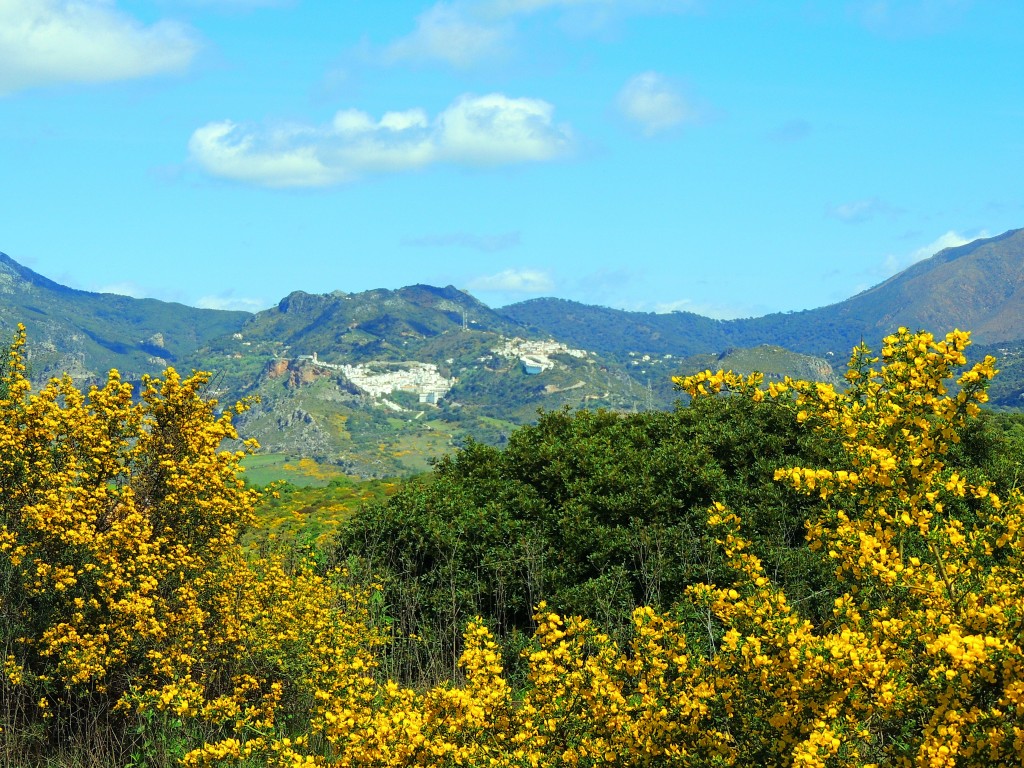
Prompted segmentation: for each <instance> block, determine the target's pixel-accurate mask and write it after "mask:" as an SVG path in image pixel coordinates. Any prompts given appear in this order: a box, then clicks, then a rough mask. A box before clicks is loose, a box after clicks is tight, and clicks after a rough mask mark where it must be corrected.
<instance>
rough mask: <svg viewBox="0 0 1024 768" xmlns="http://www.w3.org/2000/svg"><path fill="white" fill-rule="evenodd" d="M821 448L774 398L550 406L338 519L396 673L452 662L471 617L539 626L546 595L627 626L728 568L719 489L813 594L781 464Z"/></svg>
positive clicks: (800, 504)
mask: <svg viewBox="0 0 1024 768" xmlns="http://www.w3.org/2000/svg"><path fill="white" fill-rule="evenodd" d="M828 453H829V452H828V448H827V447H826V446H825V444H824V443H822V442H821V441H819V440H817V439H815V438H814V437H812V436H810V435H809V434H806V433H805V432H804V431H803V430H801V429H799V427H798V425H797V423H796V420H795V418H794V415H793V413H792V411H791V409H789V408H788V407H786V406H785V405H781V404H777V403H759V404H758V403H752V402H749V401H746V400H742V399H739V398H736V399H723V400H709V401H706V402H701V403H699V404H695V406H694V407H689V408H680V409H678V410H677V411H675V412H671V413H664V412H647V413H640V414H633V415H623V414H616V413H612V412H609V411H576V412H570V411H568V410H562V411H555V412H549V413H546V414H543V415H542V416H541V418H540V421H539V423H538V424H537V425H535V426H527V427H523V428H521V429H519V430H517V431H516V432H514V433H513V434H512V435H511V436H510V438H509V440H508V444H507V446H506V447H505V449H504V450H497V449H495V448H492V447H489V446H486V445H483V444H480V443H476V442H473V441H470V442H469V443H468V444H467V445H466V446H465V447H464V448H463V449H462V450H460V451H458V452H457V453H456V454H454V455H451V456H446V457H444V458H442V459H441V460H440V461H439V462H438V463H437V465H436V466H435V468H434V472H433V473H432V475H430V476H429V477H427V478H423V479H419V480H416V481H411V482H409V483H407V484H405V485H404V486H403V487H402V488H401V490H399V491H398V492H397V493H396V494H395V495H394V496H392V497H390V498H389V499H388V500H387V501H385V502H379V503H375V504H371V505H369V506H368V507H366V508H365V509H363V510H362V511H361V512H359V513H358V514H357V515H356V516H355V517H354V518H353V519H352V520H351V522H350V523H349V524H348V525H347V526H345V527H344V528H342V530H341V531H340V535H339V545H338V553H337V556H338V557H339V558H342V559H347V558H350V557H358V558H362V561H363V563H364V565H365V567H366V568H367V569H368V570H369V571H370V572H371V573H373V574H374V576H375V577H378V578H381V579H382V580H383V582H384V584H385V595H386V599H387V601H388V605H389V611H390V614H391V616H392V618H393V619H394V625H393V633H394V641H395V645H394V646H393V650H394V654H395V656H394V658H393V659H392V663H393V664H394V666H395V669H394V670H393V671H394V672H395V673H396V674H400V675H403V676H404V677H406V678H410V677H412V678H415V677H416V676H424V675H425V676H426V677H436V676H439V675H442V674H450V673H451V670H452V668H453V665H454V659H456V658H457V657H458V653H459V651H460V641H459V637H460V632H461V628H462V626H463V625H464V623H465V621H466V620H467V619H468V618H470V617H471V616H473V615H474V614H481V615H484V616H487V617H490V620H491V622H492V624H493V627H494V629H495V631H496V632H497V633H498V634H499V636H502V637H508V636H510V635H511V634H512V633H515V632H528V631H529V630H531V629H532V613H533V606H535V605H536V604H537V603H538V602H539V601H540V600H547V601H548V603H549V604H550V605H551V606H552V607H553V608H555V609H557V610H559V611H562V612H565V613H570V614H582V615H585V616H590V617H593V618H595V619H597V620H599V621H600V623H602V624H603V625H604V626H605V627H606V628H608V629H610V630H612V631H613V633H615V632H624V631H625V630H626V626H627V624H628V619H629V614H630V611H631V610H632V609H633V608H634V607H635V606H637V605H643V604H653V605H657V606H661V607H668V606H671V605H672V604H673V603H674V602H675V601H676V600H677V599H678V598H679V596H680V595H681V594H682V591H683V589H684V588H685V587H686V586H687V585H689V584H692V583H695V582H698V581H704V580H707V579H715V578H719V579H721V578H727V576H726V570H725V569H724V567H723V565H722V562H721V559H720V556H719V555H718V554H717V547H716V545H715V542H714V539H713V537H711V536H710V535H709V534H708V533H707V529H706V525H705V520H706V513H707V507H708V505H709V504H710V503H712V501H714V500H716V499H724V500H726V501H727V503H728V504H729V505H730V506H735V507H736V508H742V509H747V510H751V511H752V512H751V515H750V517H749V523H750V525H751V526H752V527H753V529H754V530H755V531H756V532H757V534H758V536H759V540H760V543H761V548H762V549H763V553H764V555H765V557H766V561H767V562H768V563H769V564H770V566H771V567H772V568H773V569H774V571H775V573H776V575H777V577H778V578H779V580H780V581H782V582H787V583H788V582H794V584H795V589H794V593H795V594H797V595H799V596H802V597H806V596H807V595H809V594H811V593H812V592H813V584H814V582H815V580H814V579H813V578H810V577H808V576H807V575H806V573H805V572H806V571H807V570H808V569H809V568H812V565H810V564H809V563H810V560H811V557H810V555H809V554H808V553H807V552H806V550H805V549H803V547H802V540H803V534H804V529H803V521H804V519H805V518H806V515H807V512H808V509H809V507H810V506H813V504H814V501H813V500H808V499H806V498H805V497H803V496H800V495H799V494H796V493H795V492H793V491H791V490H789V489H786V488H785V487H783V486H780V485H779V484H777V483H774V482H773V480H772V473H773V471H774V470H775V468H776V467H778V466H781V465H784V464H786V463H791V462H793V461H798V460H807V461H817V462H824V461H826V460H828V458H829V455H828ZM805 593H807V594H805ZM410 635H413V636H414V639H413V640H412V641H409V640H408V638H409V636H410Z"/></svg>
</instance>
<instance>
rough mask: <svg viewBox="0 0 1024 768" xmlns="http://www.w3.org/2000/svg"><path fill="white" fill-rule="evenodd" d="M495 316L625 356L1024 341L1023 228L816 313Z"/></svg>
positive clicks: (509, 311)
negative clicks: (959, 334)
mask: <svg viewBox="0 0 1024 768" xmlns="http://www.w3.org/2000/svg"><path fill="white" fill-rule="evenodd" d="M500 312H501V313H502V314H503V315H505V316H506V317H507V318H509V319H510V320H514V321H516V322H519V323H523V324H524V325H526V326H527V327H529V328H531V329H533V330H534V331H536V332H538V333H550V334H553V335H555V336H557V337H558V338H561V339H565V340H567V341H569V342H571V343H573V344H579V345H581V346H585V347H589V348H597V349H602V350H605V351H609V352H610V351H615V352H616V353H618V354H623V353H625V352H627V351H631V350H632V351H644V352H649V353H652V354H654V353H656V354H665V353H671V354H683V355H692V354H707V353H717V352H721V351H722V350H723V349H725V348H727V347H755V346H759V345H763V344H778V345H781V346H783V347H786V348H787V349H791V350H794V351H797V352H804V353H808V354H813V355H830V356H838V357H839V358H844V357H845V356H846V355H848V353H849V351H850V349H851V348H852V347H853V346H854V345H856V344H857V343H859V342H860V341H861V339H864V340H866V341H868V342H869V343H875V344H877V342H878V340H880V339H881V337H882V336H884V335H885V334H887V333H889V332H891V331H893V330H895V329H896V328H898V327H899V326H901V325H904V326H907V327H910V328H926V329H928V330H930V331H932V332H933V333H936V334H940V333H945V332H946V331H949V330H952V329H953V328H961V329H966V330H970V331H972V332H973V335H974V339H975V340H976V341H977V342H978V343H986V344H991V343H995V342H1000V341H1008V340H1014V339H1024V229H1017V230H1011V231H1010V232H1006V233H1005V234H1002V235H999V236H998V237H992V238H987V239H983V240H975V241H974V242H972V243H968V244H967V245H962V246H960V247H957V248H947V249H945V250H943V251H940V252H939V253H937V254H935V255H934V256H932V257H931V258H929V259H925V260H924V261H921V262H918V263H917V264H914V265H913V266H911V267H910V268H908V269H906V270H904V271H903V272H900V273H899V274H897V275H895V276H893V277H891V278H889V279H888V280H886V281H885V282H883V283H881V284H879V285H877V286H875V287H874V288H870V289H868V290H866V291H864V292H862V293H859V294H857V295H856V296H854V297H852V298H850V299H847V300H846V301H842V302H840V303H838V304H832V305H830V306H827V307H821V308H819V309H812V310H806V311H803V312H788V313H777V314H772V315H766V316H764V317H758V318H750V319H742V320H721V321H716V320H710V319H708V318H706V317H701V316H700V315H694V314H691V313H686V312H674V313H671V314H663V315H659V314H654V313H644V312H624V311H622V310H616V309H607V308H604V307H591V306H586V305H582V304H576V303H574V302H567V301H564V300H562V299H533V300H530V301H524V302H521V303H519V304H512V305H510V306H507V307H504V308H502V309H501V310H500Z"/></svg>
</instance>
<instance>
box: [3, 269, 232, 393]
mask: <svg viewBox="0 0 1024 768" xmlns="http://www.w3.org/2000/svg"><path fill="white" fill-rule="evenodd" d="M249 317H250V315H249V313H248V312H229V311H223V310H216V309H197V308H195V307H187V306H185V305H184V304H176V303H171V302H165V301H158V300H156V299H133V298H131V297H128V296H120V295H117V294H111V293H90V292H89V291H79V290H76V289H74V288H68V287H67V286H63V285H60V284H58V283H55V282H53V281H52V280H49V279H47V278H45V277H43V276H42V275H39V274H37V273H35V272H33V271H32V270H31V269H28V268H27V267H24V266H22V265H21V264H18V263H17V262H16V261H14V260H13V259H12V258H10V257H9V256H7V255H6V254H3V253H0V333H2V334H3V337H4V338H5V339H10V338H11V336H13V334H14V331H15V329H16V328H17V325H18V323H24V324H25V326H26V328H27V330H28V335H29V339H30V345H29V354H30V367H31V374H32V377H33V379H34V380H36V381H39V380H42V379H45V378H47V377H48V376H54V375H60V374H62V373H65V372H67V373H69V374H71V375H72V376H73V377H74V378H75V379H76V380H78V381H91V380H93V379H95V378H97V377H101V376H103V375H105V374H106V372H107V371H108V370H109V369H111V368H117V369H119V370H120V371H121V374H122V376H123V377H124V378H126V379H137V378H139V377H140V376H141V375H142V374H144V373H159V372H160V371H162V370H163V369H164V368H165V367H166V366H168V365H173V364H175V363H177V362H178V361H180V360H183V359H184V358H187V357H188V356H189V355H191V354H192V353H193V352H194V351H195V350H196V349H197V348H198V347H200V346H201V345H203V344H205V343H206V342H208V341H209V340H210V339H213V338H216V337H218V336H221V335H223V334H224V333H230V332H231V331H233V330H234V329H237V328H238V327H240V326H241V325H242V323H243V322H244V321H245V320H246V319H248V318H249Z"/></svg>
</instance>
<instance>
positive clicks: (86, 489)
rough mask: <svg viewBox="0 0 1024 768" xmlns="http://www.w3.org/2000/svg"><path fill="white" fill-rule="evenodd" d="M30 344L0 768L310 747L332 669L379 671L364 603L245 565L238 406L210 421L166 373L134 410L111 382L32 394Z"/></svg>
mask: <svg viewBox="0 0 1024 768" xmlns="http://www.w3.org/2000/svg"><path fill="white" fill-rule="evenodd" d="M24 345H25V334H24V331H23V330H21V331H20V332H19V334H18V336H17V337H16V338H15V341H14V343H13V345H12V346H11V348H10V350H9V353H8V355H7V358H6V360H5V361H2V363H0V484H2V491H3V492H2V496H0V600H2V602H0V653H2V658H3V676H2V678H0V694H2V696H0V698H2V701H3V707H2V709H0V716H2V718H3V720H2V721H0V727H2V728H3V729H4V732H3V733H2V734H0V742H2V743H3V744H4V749H3V750H0V756H2V758H3V759H4V760H5V761H11V760H14V759H15V758H17V759H18V760H28V759H29V756H31V755H32V754H34V753H36V752H38V753H39V755H41V756H42V755H45V754H47V753H48V752H51V751H53V750H58V751H60V750H67V749H73V748H74V745H78V747H79V751H80V752H83V753H88V754H93V755H101V756H102V755H105V756H106V758H105V759H107V760H108V761H109V762H112V763H116V762H117V761H119V760H121V759H123V758H124V755H126V754H131V753H133V752H137V751H138V749H139V748H140V744H143V745H144V744H146V743H149V744H150V745H151V748H149V753H148V754H141V757H144V758H147V759H150V760H164V761H169V760H170V759H171V758H174V757H180V756H181V754H183V753H184V751H185V746H186V745H187V744H188V742H189V741H192V742H194V741H195V740H196V739H198V740H199V741H200V742H202V741H203V740H205V739H207V738H214V737H215V736H216V735H218V734H222V733H233V734H236V735H237V736H239V737H240V738H241V739H243V740H244V739H245V738H246V737H247V735H249V734H250V733H251V732H254V731H263V732H265V731H266V730H267V729H273V728H275V727H277V726H278V725H279V724H280V723H281V722H283V721H284V720H286V719H289V718H290V719H291V721H293V722H292V725H291V727H293V728H302V727H303V725H302V723H301V722H298V721H297V720H300V719H301V718H305V717H307V714H308V711H309V709H310V707H311V706H312V704H313V702H314V701H315V700H316V699H315V695H316V693H317V692H318V691H330V690H332V687H331V686H332V685H337V684H338V678H337V676H336V675H335V674H334V672H335V671H336V670H337V669H340V668H344V669H348V668H351V667H352V666H353V665H354V664H355V663H356V662H357V661H358V660H359V659H364V660H365V662H366V664H367V665H369V664H371V663H372V660H371V659H370V658H369V657H368V656H367V655H366V654H365V653H363V649H364V648H369V647H371V646H372V644H373V635H372V633H370V632H369V631H368V630H367V629H366V627H367V625H368V620H367V617H366V605H367V601H368V598H367V594H368V593H367V591H366V589H357V588H354V587H352V586H351V585H348V584H347V578H346V577H345V574H343V573H341V572H334V573H328V574H326V575H325V574H323V573H319V572H318V571H317V569H316V568H314V566H313V564H312V563H305V562H291V560H290V559H288V558H286V557H285V556H284V555H283V554H281V555H268V556H266V557H262V558H253V557H247V556H246V555H245V554H244V553H243V550H242V548H241V547H240V545H239V535H240V533H241V532H242V531H243V529H244V528H245V527H246V526H248V525H250V524H251V523H252V521H253V520H254V514H253V507H254V505H255V503H256V501H257V499H258V494H257V493H256V492H255V491H253V490H251V489H249V488H247V487H246V486H245V484H244V482H243V480H242V479H241V474H240V467H239V461H240V459H241V458H242V456H243V455H244V454H243V452H241V451H228V450H223V449H222V445H223V443H224V441H225V440H233V439H237V437H238V436H237V433H236V432H235V429H234V427H233V426H232V423H231V419H232V416H233V415H234V413H237V412H239V411H241V410H242V409H244V408H245V404H244V403H243V404H240V405H239V406H237V407H236V408H235V409H230V410H227V411H225V412H223V413H218V412H217V403H216V402H215V401H213V400H209V399H207V398H205V397H204V396H203V389H204V387H205V384H206V382H207V379H208V377H207V376H206V375H205V374H194V375H192V376H191V377H188V378H182V377H181V376H180V375H179V374H177V373H176V372H175V371H174V370H173V369H168V370H167V371H166V372H165V374H164V377H163V378H162V379H149V378H147V379H145V380H143V382H142V384H141V388H140V391H139V392H138V396H137V397H136V395H135V393H134V392H133V387H132V386H131V385H130V384H129V383H127V382H124V381H122V380H121V379H120V377H119V375H118V373H117V372H116V371H111V372H110V374H109V376H108V379H107V381H106V383H105V384H104V385H103V386H100V387H92V388H91V389H90V390H89V391H88V392H87V393H82V392H80V391H79V390H78V389H77V388H76V387H75V386H74V385H73V384H72V382H71V381H70V379H67V378H65V379H62V380H54V381H51V382H50V383H49V384H48V385H46V386H44V387H43V388H42V389H41V390H40V391H38V392H35V393H33V392H32V391H31V387H30V384H29V382H28V379H27V378H26V375H25V362H24V355H23V350H24ZM248 447H251V446H248ZM293 559H294V558H292V560H293ZM354 644H355V646H354ZM356 646H357V647H356ZM360 654H362V655H360ZM339 658H344V660H345V663H344V664H341V663H340V662H339ZM171 726H173V727H175V728H178V729H179V730H181V731H182V733H181V734H179V736H180V738H179V739H178V743H175V744H164V747H162V748H161V750H162V753H161V754H156V752H160V751H161V750H156V749H155V748H152V744H153V742H154V736H155V734H154V733H153V729H156V730H158V731H159V730H160V729H166V728H168V727H171ZM164 737H166V734H162V735H161V738H164ZM164 741H166V738H164ZM143 752H145V750H143ZM163 753H166V754H163ZM40 759H42V757H40ZM140 759H141V758H140Z"/></svg>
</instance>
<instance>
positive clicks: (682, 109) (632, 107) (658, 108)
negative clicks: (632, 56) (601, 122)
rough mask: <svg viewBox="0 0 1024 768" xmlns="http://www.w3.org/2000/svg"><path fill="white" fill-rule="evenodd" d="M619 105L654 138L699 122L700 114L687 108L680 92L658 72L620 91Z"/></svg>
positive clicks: (634, 80) (640, 77) (635, 79)
mask: <svg viewBox="0 0 1024 768" xmlns="http://www.w3.org/2000/svg"><path fill="white" fill-rule="evenodd" d="M616 104H617V106H618V108H619V111H620V112H621V113H622V114H623V115H624V116H625V117H626V118H627V119H629V120H630V121H632V122H634V123H636V124H637V125H638V126H639V127H640V129H641V130H642V131H643V133H644V135H645V136H653V135H654V134H656V133H661V132H663V131H667V130H669V129H671V128H674V127H676V126H677V125H680V124H681V123H684V122H687V121H692V120H694V119H696V113H695V112H694V110H692V109H691V108H690V107H689V105H687V103H686V101H685V100H684V99H683V96H682V94H681V93H680V92H679V90H678V88H677V87H676V86H675V85H674V84H673V83H672V81H670V80H669V79H668V78H667V77H665V76H664V75H660V74H658V73H657V72H643V73H641V74H639V75H636V76H635V77H632V78H630V80H629V82H627V83H626V84H625V85H624V86H623V87H622V90H621V91H619V95H618V97H617V99H616Z"/></svg>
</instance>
